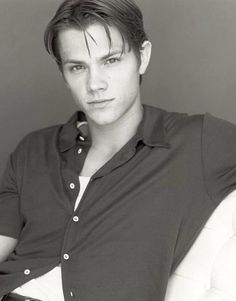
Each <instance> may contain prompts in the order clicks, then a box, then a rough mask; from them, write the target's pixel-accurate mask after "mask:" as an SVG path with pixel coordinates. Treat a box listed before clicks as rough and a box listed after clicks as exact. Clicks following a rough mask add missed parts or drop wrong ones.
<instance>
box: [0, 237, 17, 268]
mask: <svg viewBox="0 0 236 301" xmlns="http://www.w3.org/2000/svg"><path fill="white" fill-rule="evenodd" d="M17 241H18V240H17V239H15V238H12V237H9V236H3V235H0V263H1V262H3V261H5V260H6V259H7V257H8V256H9V255H10V254H11V252H12V251H13V250H14V249H15V246H16V244H17Z"/></svg>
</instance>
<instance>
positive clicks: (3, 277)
mask: <svg viewBox="0 0 236 301" xmlns="http://www.w3.org/2000/svg"><path fill="white" fill-rule="evenodd" d="M45 45H46V49H47V50H48V52H49V53H50V54H51V55H52V56H53V57H54V59H55V60H56V62H57V64H58V67H59V69H60V72H61V74H62V76H63V78H64V80H65V84H66V86H67V87H68V88H69V89H70V90H71V92H72V94H73V96H74V99H75V101H76V103H77V104H78V107H79V109H80V111H78V112H77V113H76V114H75V115H74V116H72V118H71V119H70V120H69V121H68V122H67V123H66V124H64V125H58V126H53V127H50V128H46V129H43V130H39V131H37V132H34V133H31V134H29V135H27V136H26V137H25V138H24V139H23V140H22V141H21V143H20V144H19V145H18V147H17V149H16V150H15V151H14V152H13V153H12V154H11V157H10V159H9V162H8V166H7V169H6V172H5V174H4V177H3V180H2V185H1V193H0V233H1V236H0V256H1V264H0V296H4V297H3V300H5V301H7V300H8V301H10V300H15V301H16V300H42V301H46V300H57V301H60V300H66V301H67V300H83V301H93V300H96V301H100V300H101V301H108V300H109V301H111V300H112V301H121V300H122V301H125V300H127V301H128V300H136V301H139V300H140V301H141V300H142V301H144V300H145V301H153V300H155V301H156V300H158V301H162V300H164V297H165V290H166V285H167V282H168V278H169V276H170V274H171V272H172V271H173V270H174V269H175V268H176V266H177V265H178V264H179V262H180V261H181V259H182V258H183V257H184V255H185V254H186V252H187V251H188V249H189V247H190V246H191V245H192V243H193V241H194V239H195V238H196V236H197V235H198V233H199V231H200V230H201V227H202V226H203V225H204V223H205V222H206V220H207V219H208V217H209V216H210V214H211V213H212V212H213V210H214V209H215V208H216V207H217V205H218V204H219V203H220V201H221V200H222V199H223V198H224V197H225V196H226V195H227V194H228V193H230V192H231V191H233V190H234V189H235V188H236V147H235V146H236V145H235V143H236V142H235V140H236V139H235V137H236V127H235V126H234V125H232V124H230V123H228V122H225V121H222V120H219V119H217V118H215V117H213V116H211V115H209V114H206V115H198V116H188V115H186V114H180V113H168V112H166V111H164V110H161V109H157V108H154V107H150V106H146V105H142V103H141V97H140V83H141V79H142V75H143V74H144V73H145V71H146V68H147V66H148V63H149V59H150V55H151V43H150V41H148V39H147V36H146V34H145V32H144V29H143V21H142V14H141V12H140V10H139V8H138V7H137V6H136V5H135V3H133V1H132V0H67V1H65V2H63V3H62V4H61V6H60V7H59V9H58V11H57V12H56V15H55V17H54V18H53V19H52V20H51V22H50V23H49V25H48V27H47V29H46V32H45Z"/></svg>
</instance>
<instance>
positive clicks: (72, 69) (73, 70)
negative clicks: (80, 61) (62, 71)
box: [70, 65, 85, 72]
mask: <svg viewBox="0 0 236 301" xmlns="http://www.w3.org/2000/svg"><path fill="white" fill-rule="evenodd" d="M84 69H85V68H84V66H82V65H75V66H72V67H71V68H70V70H71V71H72V72H77V71H81V70H84Z"/></svg>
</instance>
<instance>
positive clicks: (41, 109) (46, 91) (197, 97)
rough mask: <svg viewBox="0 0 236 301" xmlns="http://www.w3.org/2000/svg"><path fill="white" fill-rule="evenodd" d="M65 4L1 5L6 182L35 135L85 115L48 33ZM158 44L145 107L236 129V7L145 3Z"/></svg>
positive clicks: (8, 0)
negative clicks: (202, 115) (12, 163)
mask: <svg viewBox="0 0 236 301" xmlns="http://www.w3.org/2000/svg"><path fill="white" fill-rule="evenodd" d="M60 2H61V1H58V0H40V1H38V0H0V64H1V68H0V139H1V147H0V175H1V173H2V171H3V169H4V167H5V163H6V160H7V157H8V155H9V153H10V152H11V151H12V150H13V149H14V148H15V146H16V144H17V143H18V142H19V140H20V139H21V138H22V137H23V136H24V135H25V134H26V133H28V132H30V131H32V130H35V129H38V128H42V127H45V126H49V125H53V124H57V123H61V122H64V121H66V120H67V119H68V118H69V117H70V115H71V114H72V113H73V112H74V111H75V110H76V109H77V108H76V106H75V105H74V102H73V99H72V97H71V95H70V93H69V91H68V90H67V89H66V88H65V86H64V83H63V80H62V78H61V76H60V74H59V72H58V70H57V67H56V65H55V63H54V62H53V61H52V60H51V59H50V57H49V56H48V55H47V53H46V52H45V50H44V46H43V32H44V28H45V26H46V24H47V22H48V20H49V18H50V17H51V16H52V15H53V14H54V11H55V9H56V8H57V6H58V4H59V3H60ZM137 2H138V4H139V5H140V7H141V8H142V10H143V13H144V19H145V23H146V30H147V32H148V34H149V38H150V40H151V41H152V42H153V56H152V60H151V66H150V67H149V70H148V72H147V74H146V76H145V78H144V83H143V93H142V98H143V102H145V103H149V104H154V105H156V106H159V107H162V108H164V109H167V110H171V111H184V112H188V113H191V114H192V113H199V112H205V111H210V112H211V113H213V114H215V115H217V116H219V117H222V118H224V119H228V120H229V121H232V122H236V114H235V113H236V102H235V95H236V59H235V55H236V1H235V0H197V1H196V0H138V1H137Z"/></svg>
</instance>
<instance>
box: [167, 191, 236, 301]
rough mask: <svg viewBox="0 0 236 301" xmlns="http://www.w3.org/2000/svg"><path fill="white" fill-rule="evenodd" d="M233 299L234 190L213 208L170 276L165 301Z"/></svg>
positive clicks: (235, 284)
mask: <svg viewBox="0 0 236 301" xmlns="http://www.w3.org/2000/svg"><path fill="white" fill-rule="evenodd" d="M235 300H236V191H233V192H232V193H231V194H230V195H228V196H227V197H226V198H225V199H224V200H223V201H222V202H221V204H220V205H219V206H218V207H217V208H216V209H215V211H214V212H213V214H212V215H211V217H210V218H209V220H208V222H207V223H206V225H205V226H204V228H203V229H202V231H201V232H200V234H199V236H198V237H197V239H196V241H195V242H194V244H193V245H192V247H191V249H190V250H189V251H188V253H187V254H186V256H185V257H184V259H183V260H182V262H181V263H180V264H179V266H178V267H177V269H176V270H175V272H174V273H173V274H172V276H171V277H170V279H169V283H168V288H167V293H166V298H165V301H235Z"/></svg>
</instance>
